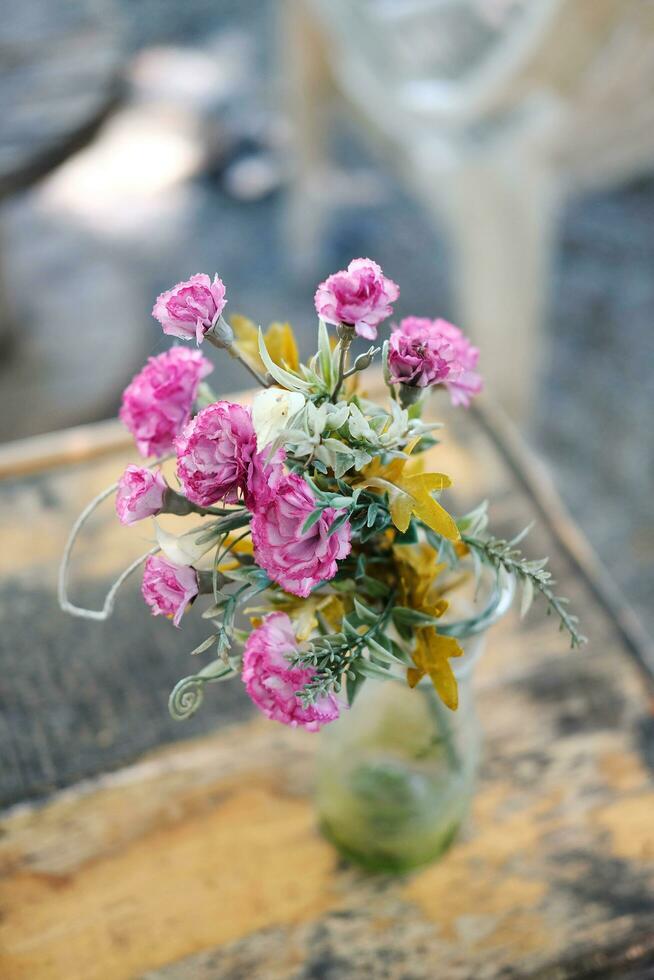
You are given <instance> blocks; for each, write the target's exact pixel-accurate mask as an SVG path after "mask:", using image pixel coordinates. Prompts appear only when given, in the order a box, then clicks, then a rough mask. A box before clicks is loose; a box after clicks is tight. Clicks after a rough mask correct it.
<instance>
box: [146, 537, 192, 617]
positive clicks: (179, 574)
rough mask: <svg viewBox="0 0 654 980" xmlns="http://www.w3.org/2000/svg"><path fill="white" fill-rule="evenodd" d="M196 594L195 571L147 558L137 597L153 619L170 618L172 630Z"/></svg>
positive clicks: (151, 556) (153, 556) (151, 557)
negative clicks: (148, 609)
mask: <svg viewBox="0 0 654 980" xmlns="http://www.w3.org/2000/svg"><path fill="white" fill-rule="evenodd" d="M197 594H198V577H197V574H196V572H195V569H193V568H189V567H188V566H186V565H173V563H172V562H170V561H168V559H167V558H157V557H156V555H150V557H149V558H148V560H147V561H146V563H145V568H144V569H143V584H142V585H141V595H142V596H143V598H144V599H145V601H146V602H147V604H148V605H149V607H150V609H151V610H152V615H153V616H172V620H173V623H174V624H175V626H179V621H180V619H181V618H182V616H183V615H184V611H185V610H186V607H187V606H188V604H189V602H190V601H191V599H194V598H195V596H196V595H197Z"/></svg>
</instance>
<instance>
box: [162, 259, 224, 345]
mask: <svg viewBox="0 0 654 980" xmlns="http://www.w3.org/2000/svg"><path fill="white" fill-rule="evenodd" d="M226 302H227V301H226V299H225V284H224V283H223V281H222V279H219V278H218V276H214V277H213V282H212V281H211V279H210V278H209V276H207V275H205V273H204V272H198V273H197V275H195V276H191V278H190V279H188V280H186V282H178V283H177V285H176V286H173V288H172V289H169V290H167V291H166V292H165V293H161V295H160V296H158V297H157V301H156V303H155V304H154V306H153V307H152V316H153V317H154V318H155V319H156V320H158V321H159V323H160V324H161V326H162V328H163V332H164V333H167V334H170V335H171V336H173V337H181V339H182V340H193V339H194V338H195V340H197V342H198V344H199V343H200V342H201V341H202V339H203V337H204V335H205V333H206V332H207V330H209V329H210V328H211V327H213V325H214V324H215V323H216V321H217V320H218V317H219V316H220V314H221V313H222V311H223V310H224V309H225V305H226Z"/></svg>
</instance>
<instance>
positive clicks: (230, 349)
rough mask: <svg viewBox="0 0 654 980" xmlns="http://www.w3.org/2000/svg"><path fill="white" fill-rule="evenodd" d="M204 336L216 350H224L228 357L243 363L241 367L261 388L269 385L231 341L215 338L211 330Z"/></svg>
mask: <svg viewBox="0 0 654 980" xmlns="http://www.w3.org/2000/svg"><path fill="white" fill-rule="evenodd" d="M204 337H205V340H208V341H209V343H210V344H213V346H214V347H217V348H218V350H226V351H227V353H228V354H229V356H230V357H233V358H234V360H235V361H239V362H240V363H241V364H242V365H243V367H244V368H245V370H246V371H247V372H248V373H249V374H251V375H252V377H253V378H254V380H255V381H256V382H257V384H260V385H261V387H262V388H268V387H269V385H268V381H267V380H266V378H265V377H264V376H263V375H262V374H259V372H258V371H257V370H256V368H253V367H252V365H251V364H248V362H247V361H246V359H245V358H244V357H243V355H242V354H241V353H240V351H239V350H238V348H237V347H235V346H234V344H233V343H232V344H227V343H225V342H224V341H222V340H219V339H218V338H215V337H214V336H213V335H212V334H211V332H207V333H206V334H205V335H204Z"/></svg>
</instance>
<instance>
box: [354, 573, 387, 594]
mask: <svg viewBox="0 0 654 980" xmlns="http://www.w3.org/2000/svg"><path fill="white" fill-rule="evenodd" d="M359 581H360V585H361V589H362V591H363V592H365V593H366V594H367V595H371V596H374V597H375V598H380V599H384V598H386V596H387V595H388V591H389V590H388V586H387V585H384V583H383V582H380V581H379V579H376V578H372V576H370V575H363V576H362V577H361V579H360V580H359Z"/></svg>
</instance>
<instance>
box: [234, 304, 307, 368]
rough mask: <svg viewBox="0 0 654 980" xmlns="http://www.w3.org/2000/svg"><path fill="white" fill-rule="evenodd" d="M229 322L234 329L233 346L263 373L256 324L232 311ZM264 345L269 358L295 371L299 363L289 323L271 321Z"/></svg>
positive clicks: (252, 365)
mask: <svg viewBox="0 0 654 980" xmlns="http://www.w3.org/2000/svg"><path fill="white" fill-rule="evenodd" d="M229 323H230V326H231V328H232V330H233V331H234V346H235V347H236V349H237V350H238V352H239V354H241V356H242V357H244V358H245V360H246V361H247V362H248V364H249V365H250V366H251V367H253V368H254V369H255V371H260V372H262V373H265V370H266V368H265V366H264V363H263V361H262V360H261V356H260V354H259V330H258V327H257V325H256V324H255V323H254V322H253V321H252V320H250V319H248V317H246V316H241V314H240V313H233V314H232V315H231V316H230V318H229ZM263 339H264V340H265V342H266V347H267V349H268V353H269V354H270V356H271V358H272V359H273V361H274V362H275V364H278V365H279V366H280V367H286V368H288V369H289V370H291V371H297V369H298V367H299V364H300V355H299V353H298V349H297V344H296V342H295V335H294V334H293V329H292V327H291V325H290V323H279V322H274V323H271V324H270V326H269V327H268V329H267V330H266V332H265V333H264V338H263Z"/></svg>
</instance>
